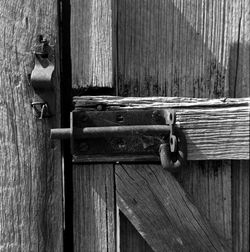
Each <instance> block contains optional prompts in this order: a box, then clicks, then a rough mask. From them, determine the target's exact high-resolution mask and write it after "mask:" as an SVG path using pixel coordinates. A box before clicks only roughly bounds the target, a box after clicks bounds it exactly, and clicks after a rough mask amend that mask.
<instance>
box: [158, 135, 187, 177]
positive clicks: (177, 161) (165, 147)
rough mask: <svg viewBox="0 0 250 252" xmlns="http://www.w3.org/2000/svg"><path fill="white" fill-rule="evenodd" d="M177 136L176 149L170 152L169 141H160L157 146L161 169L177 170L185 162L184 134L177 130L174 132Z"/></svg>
mask: <svg viewBox="0 0 250 252" xmlns="http://www.w3.org/2000/svg"><path fill="white" fill-rule="evenodd" d="M175 135H176V138H177V151H176V152H175V153H172V152H171V150H170V144H169V143H162V144H161V145H160V148H159V154H160V160H161V165H162V167H163V169H166V170H168V171H170V172H177V171H178V170H179V169H180V168H181V167H182V166H183V165H184V164H185V162H186V156H187V150H186V139H185V136H184V134H183V133H182V132H181V131H180V130H178V131H176V132H175Z"/></svg>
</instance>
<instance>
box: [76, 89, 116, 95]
mask: <svg viewBox="0 0 250 252" xmlns="http://www.w3.org/2000/svg"><path fill="white" fill-rule="evenodd" d="M72 95H73V96H84V95H91V96H96V95H104V96H105V95H112V96H114V95H115V88H109V87H82V88H73V89H72Z"/></svg>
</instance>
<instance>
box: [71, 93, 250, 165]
mask: <svg viewBox="0 0 250 252" xmlns="http://www.w3.org/2000/svg"><path fill="white" fill-rule="evenodd" d="M74 101H75V108H76V110H81V108H82V107H83V106H84V107H87V106H89V107H91V106H92V107H95V106H97V105H100V104H102V106H103V107H104V108H105V109H106V110H126V111H129V110H130V109H138V108H139V109H148V108H161V109H163V108H174V109H175V111H176V124H177V125H178V127H180V129H181V130H183V132H184V134H185V137H186V139H187V151H188V153H187V159H188V160H209V159H210V160H215V159H249V144H250V141H249V138H250V137H249V135H250V134H249V133H250V126H249V124H250V121H249V112H250V106H249V101H250V99H248V98H244V99H242V100H241V99H229V100H228V101H223V100H218V99H217V100H202V99H194V98H193V99H189V98H162V97H160V98H158V97H150V98H122V97H121V98H119V97H116V98H115V97H75V98H74ZM168 101H170V102H168ZM99 113H100V112H99ZM96 118H98V119H97V120H99V121H97V122H96V123H97V125H98V123H99V124H100V123H101V118H102V117H101V116H98V112H97V116H96ZM96 123H94V124H95V125H96ZM103 125H106V122H105V121H104V122H103Z"/></svg>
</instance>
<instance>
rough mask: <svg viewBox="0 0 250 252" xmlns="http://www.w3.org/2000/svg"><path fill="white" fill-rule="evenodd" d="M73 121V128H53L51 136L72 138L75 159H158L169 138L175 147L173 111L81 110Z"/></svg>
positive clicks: (97, 160) (133, 160)
mask: <svg viewBox="0 0 250 252" xmlns="http://www.w3.org/2000/svg"><path fill="white" fill-rule="evenodd" d="M70 121H71V125H70V128H64V129H52V130H51V138H52V139H70V140H71V149H72V156H73V161H74V162H136V161H138V162H141V161H152V162H154V161H157V162H158V161H159V160H160V159H159V153H158V150H159V146H160V144H161V143H162V142H163V141H166V139H168V140H167V141H169V145H170V146H171V145H173V146H172V149H173V150H175V149H176V147H175V146H174V145H175V144H176V142H175V141H171V139H172V138H174V136H175V135H174V126H175V113H174V111H173V110H168V109H159V110H123V111H98V110H96V111H85V110H84V111H83V110H81V111H79V110H78V111H73V112H72V113H71V120H70ZM164 139H165V140H164Z"/></svg>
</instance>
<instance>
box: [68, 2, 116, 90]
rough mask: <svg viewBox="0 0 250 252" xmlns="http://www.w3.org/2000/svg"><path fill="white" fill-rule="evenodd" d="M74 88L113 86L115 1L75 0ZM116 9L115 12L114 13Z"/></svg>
mask: <svg viewBox="0 0 250 252" xmlns="http://www.w3.org/2000/svg"><path fill="white" fill-rule="evenodd" d="M70 2H71V58H72V87H73V88H74V89H77V88H88V87H90V86H94V87H96V86H97V87H112V86H113V81H114V78H115V70H114V66H115V65H114V64H113V57H114V56H113V54H114V53H115V51H116V50H115V45H116V44H115V43H114V42H113V39H114V35H113V34H114V30H113V29H115V26H114V25H113V15H115V13H116V12H115V11H114V10H113V9H114V8H115V7H114V5H115V2H114V1H113V0H105V1H103V0H91V1H89V0H84V1H77V0H71V1H70ZM112 10H113V12H112Z"/></svg>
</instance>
